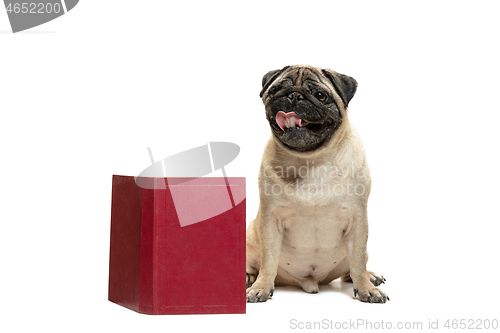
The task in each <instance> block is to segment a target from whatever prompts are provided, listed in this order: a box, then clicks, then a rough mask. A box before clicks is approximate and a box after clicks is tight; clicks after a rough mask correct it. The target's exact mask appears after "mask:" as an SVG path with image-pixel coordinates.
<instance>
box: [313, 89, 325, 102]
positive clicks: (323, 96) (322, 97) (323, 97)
mask: <svg viewBox="0 0 500 333" xmlns="http://www.w3.org/2000/svg"><path fill="white" fill-rule="evenodd" d="M314 97H316V98H317V99H319V100H320V101H321V102H324V101H326V98H327V96H326V94H323V93H322V92H321V91H318V92H317V93H315V94H314Z"/></svg>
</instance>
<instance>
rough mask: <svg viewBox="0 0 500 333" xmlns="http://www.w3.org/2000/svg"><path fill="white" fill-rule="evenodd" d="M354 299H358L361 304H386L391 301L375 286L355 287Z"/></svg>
mask: <svg viewBox="0 0 500 333" xmlns="http://www.w3.org/2000/svg"><path fill="white" fill-rule="evenodd" d="M354 297H358V299H359V300H360V301H361V302H368V303H385V302H387V301H388V300H389V296H387V295H386V294H385V293H384V292H383V291H382V290H380V289H378V288H375V287H373V286H363V287H356V286H355V287H354Z"/></svg>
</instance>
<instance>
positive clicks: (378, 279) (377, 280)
mask: <svg viewBox="0 0 500 333" xmlns="http://www.w3.org/2000/svg"><path fill="white" fill-rule="evenodd" d="M368 274H369V275H370V282H371V283H373V285H374V286H375V287H377V286H380V285H381V284H382V283H385V281H386V280H385V277H383V276H382V275H380V274H377V273H374V272H368Z"/></svg>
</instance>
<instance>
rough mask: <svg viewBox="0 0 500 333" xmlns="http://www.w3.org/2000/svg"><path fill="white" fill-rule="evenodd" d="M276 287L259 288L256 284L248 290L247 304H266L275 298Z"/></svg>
mask: <svg viewBox="0 0 500 333" xmlns="http://www.w3.org/2000/svg"><path fill="white" fill-rule="evenodd" d="M273 292H274V286H272V285H271V286H269V287H259V286H258V285H256V284H254V285H253V286H251V287H250V288H248V289H247V303H257V302H265V301H267V300H268V299H270V298H271V297H272V296H273Z"/></svg>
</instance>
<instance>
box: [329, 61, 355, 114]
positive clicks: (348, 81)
mask: <svg viewBox="0 0 500 333" xmlns="http://www.w3.org/2000/svg"><path fill="white" fill-rule="evenodd" d="M322 72H323V75H325V76H326V77H327V78H328V80H330V82H331V83H332V85H333V87H334V88H335V90H336V91H337V94H339V96H340V98H342V102H344V105H345V107H347V104H349V101H350V100H351V99H352V97H353V96H354V94H355V93H356V89H357V88H358V82H356V80H354V79H353V78H352V77H350V76H347V75H344V74H340V73H337V72H334V71H332V70H330V69H323V70H322Z"/></svg>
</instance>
